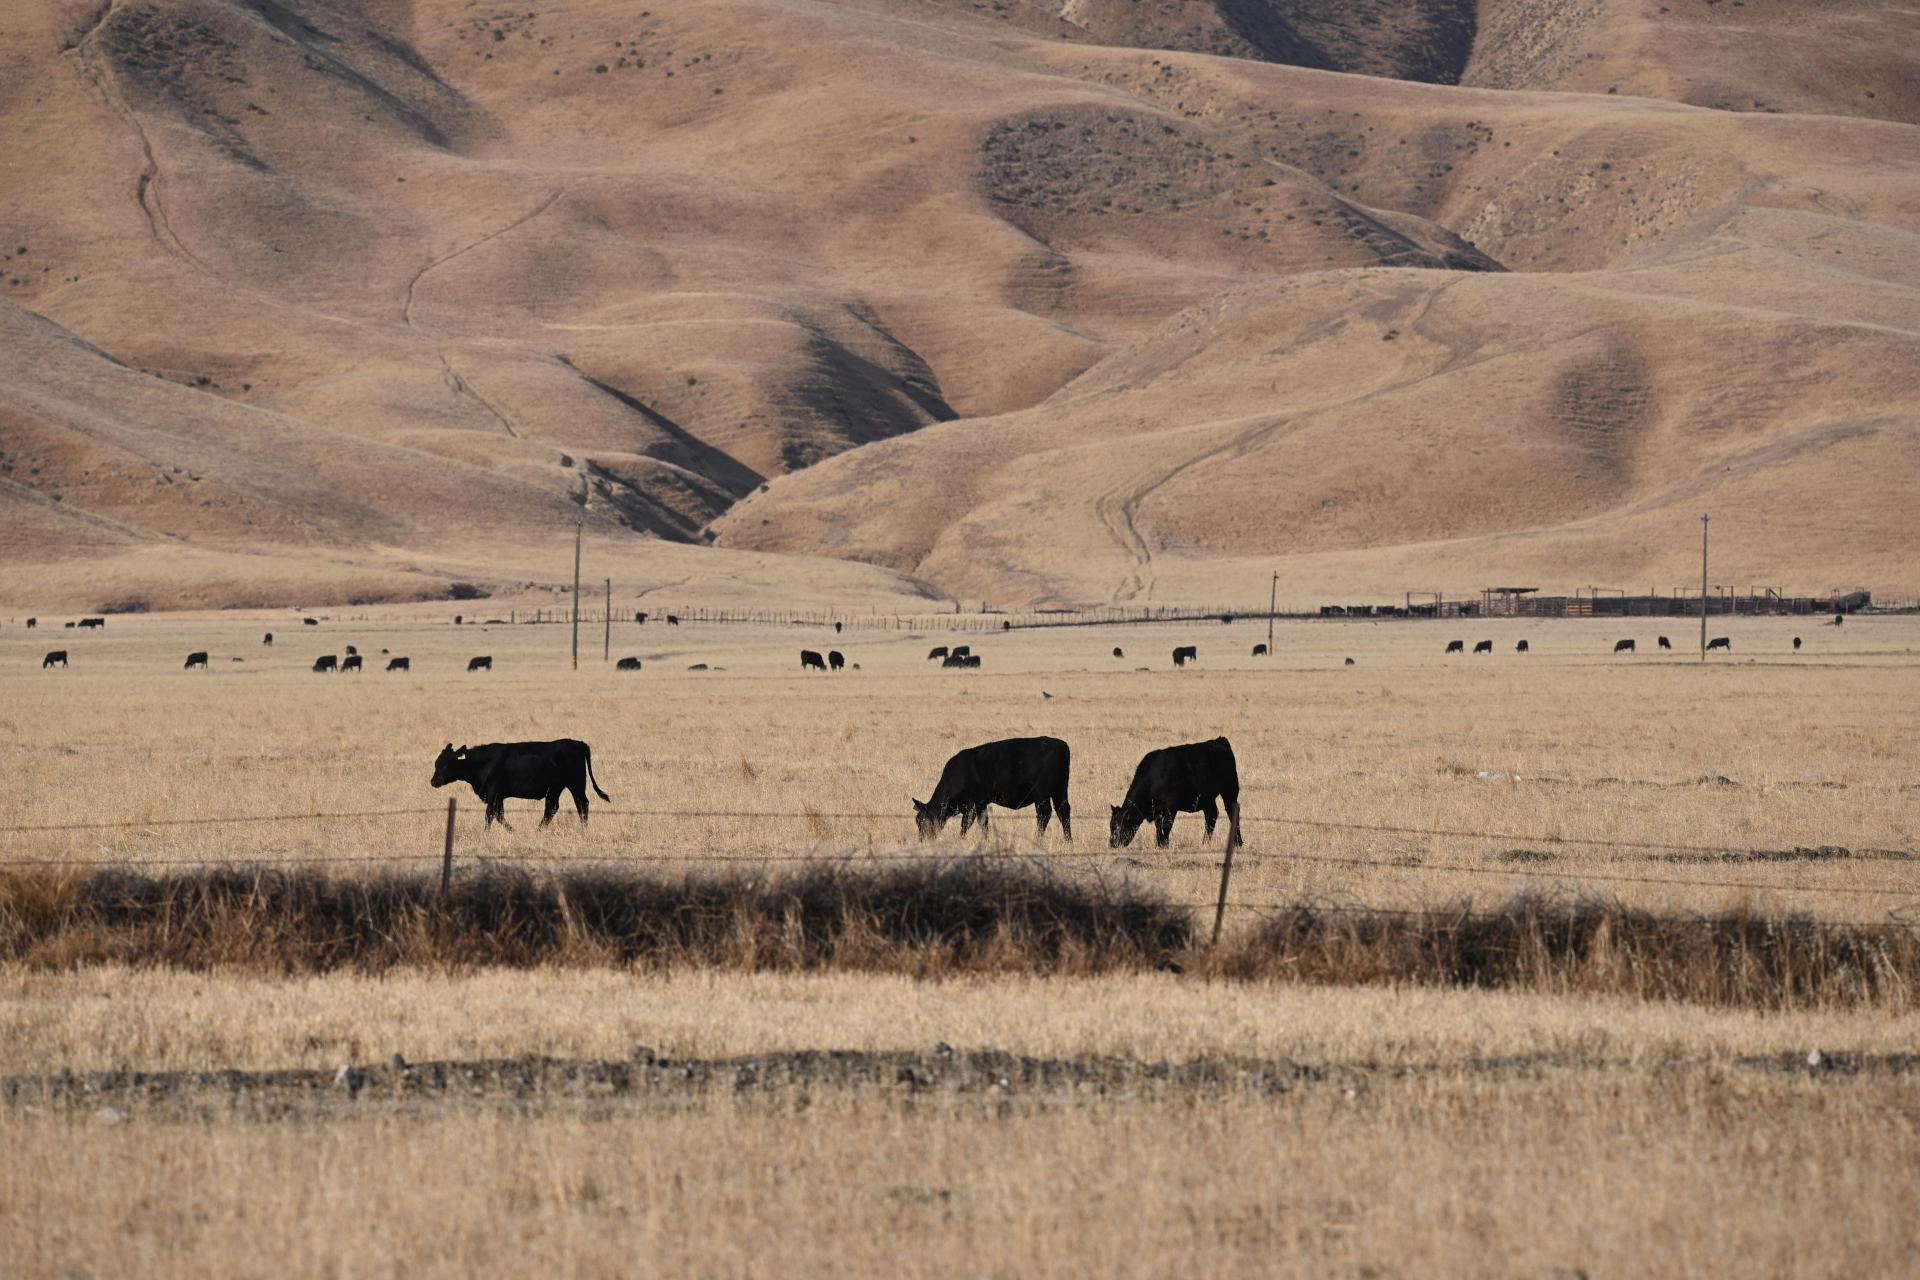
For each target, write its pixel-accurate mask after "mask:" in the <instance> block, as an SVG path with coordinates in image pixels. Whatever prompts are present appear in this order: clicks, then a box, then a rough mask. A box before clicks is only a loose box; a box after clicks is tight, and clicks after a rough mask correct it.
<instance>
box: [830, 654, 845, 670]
mask: <svg viewBox="0 0 1920 1280" xmlns="http://www.w3.org/2000/svg"><path fill="white" fill-rule="evenodd" d="M827 665H828V666H829V667H832V668H833V669H834V670H835V671H838V670H839V669H840V668H842V667H844V666H846V665H847V657H846V655H845V654H843V653H841V652H840V651H839V650H838V649H829V650H827Z"/></svg>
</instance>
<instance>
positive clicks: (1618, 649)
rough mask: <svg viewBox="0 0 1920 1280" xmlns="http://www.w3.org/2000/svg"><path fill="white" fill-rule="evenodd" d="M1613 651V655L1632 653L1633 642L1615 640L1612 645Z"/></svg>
mask: <svg viewBox="0 0 1920 1280" xmlns="http://www.w3.org/2000/svg"><path fill="white" fill-rule="evenodd" d="M1613 651H1614V652H1615V653H1632V652H1633V641H1631V640H1616V641H1615V642H1614V645H1613Z"/></svg>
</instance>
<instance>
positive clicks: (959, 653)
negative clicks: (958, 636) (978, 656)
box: [949, 644, 973, 658]
mask: <svg viewBox="0 0 1920 1280" xmlns="http://www.w3.org/2000/svg"><path fill="white" fill-rule="evenodd" d="M972 652H973V646H972V645H970V644H957V645H955V646H953V653H952V654H951V655H949V656H951V657H955V658H964V657H966V656H967V655H968V654H970V653H972Z"/></svg>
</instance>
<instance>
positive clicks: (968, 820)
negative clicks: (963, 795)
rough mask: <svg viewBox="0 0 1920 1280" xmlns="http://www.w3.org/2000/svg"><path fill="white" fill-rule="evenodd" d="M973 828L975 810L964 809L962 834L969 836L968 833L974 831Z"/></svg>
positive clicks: (961, 815)
mask: <svg viewBox="0 0 1920 1280" xmlns="http://www.w3.org/2000/svg"><path fill="white" fill-rule="evenodd" d="M972 828H973V810H971V809H962V810H961V811H960V834H961V835H965V834H967V832H968V831H970V830H972Z"/></svg>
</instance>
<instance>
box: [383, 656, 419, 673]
mask: <svg viewBox="0 0 1920 1280" xmlns="http://www.w3.org/2000/svg"><path fill="white" fill-rule="evenodd" d="M387 670H389V671H411V670H413V663H412V662H411V661H410V660H408V659H406V658H395V659H393V661H391V662H389V663H387Z"/></svg>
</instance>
